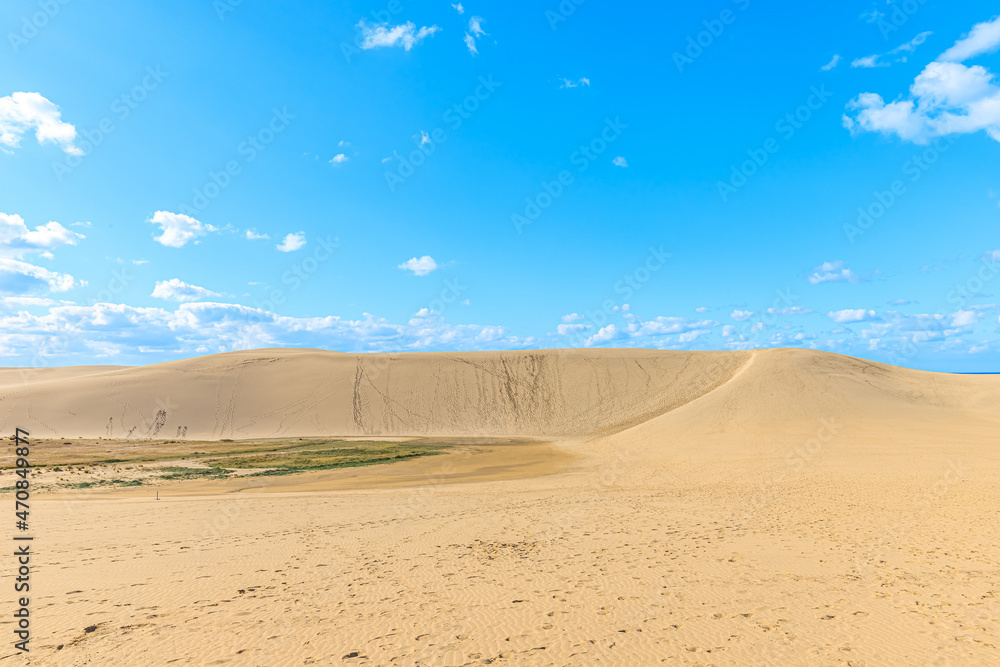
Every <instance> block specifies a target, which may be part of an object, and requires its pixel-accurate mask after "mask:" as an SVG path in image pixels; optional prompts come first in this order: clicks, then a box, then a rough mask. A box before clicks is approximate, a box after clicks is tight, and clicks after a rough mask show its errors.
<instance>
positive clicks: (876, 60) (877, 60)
mask: <svg viewBox="0 0 1000 667" xmlns="http://www.w3.org/2000/svg"><path fill="white" fill-rule="evenodd" d="M932 34H934V33H932V32H931V31H929V30H928V31H926V32H922V33H920V34H919V35H917V36H916V37H914V38H913V39H911V40H910V41H908V42H906V43H904V44H900V45H899V46H897V47H896V48H894V49H893V50H892V51H889V52H888V53H886V54H883V55H874V56H865V57H864V58H858V59H856V60H855V61H854V62H852V63H851V67H888V66H889V65H890V64H892V63H888V62H885V61H884V60H882V58H885V57H886V56H898V57H897V58H895V59H894V60H893V62H897V63H905V62H906V56H905V55H900V54H901V53H913V52H914V51H916V50H917V47H918V46H920V45H921V44H923V43H924V42H926V41H927V38H928V37H930V36H931V35H932Z"/></svg>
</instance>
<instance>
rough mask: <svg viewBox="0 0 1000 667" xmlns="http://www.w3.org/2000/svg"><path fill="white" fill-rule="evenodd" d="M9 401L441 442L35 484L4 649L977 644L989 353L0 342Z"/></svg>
mask: <svg viewBox="0 0 1000 667" xmlns="http://www.w3.org/2000/svg"><path fill="white" fill-rule="evenodd" d="M161 411H162V412H161ZM15 426H19V427H21V428H24V429H26V430H28V431H30V432H31V433H32V436H33V437H38V438H47V439H50V440H49V441H48V442H51V443H52V446H57V445H56V442H63V441H68V442H82V441H83V440H82V439H90V440H94V439H97V438H107V439H109V443H110V444H109V445H108V446H109V447H111V448H112V449H114V448H115V447H122V448H125V447H134V446H136V444H137V443H147V444H148V443H152V442H153V441H154V440H157V439H160V440H164V439H169V440H174V441H180V444H178V443H176V442H175V443H173V444H171V445H170V446H171V447H175V446H176V447H179V449H178V454H179V455H180V456H181V457H182V455H183V454H184V453H185V451H184V446H183V444H182V443H183V441H184V440H186V439H190V440H199V441H213V440H214V441H221V440H222V439H232V440H237V441H244V440H251V439H279V438H285V439H287V438H298V437H303V438H306V437H344V438H361V439H373V438H379V439H401V440H410V439H428V440H434V439H438V440H442V439H446V438H447V443H448V444H449V446H450V447H452V449H449V451H448V452H446V453H444V454H440V455H437V456H428V457H422V458H418V459H413V460H407V461H402V462H399V463H393V464H389V465H378V466H372V467H365V468H349V469H342V470H325V471H320V472H312V473H305V474H302V475H295V476H281V477H269V478H249V477H247V478H231V479H225V480H189V481H181V482H163V483H159V482H157V483H156V485H148V486H147V485H144V486H140V487H130V488H107V487H100V488H94V489H86V490H78V491H75V490H72V489H69V490H66V489H63V490H58V491H55V490H54V491H52V492H51V493H44V494H42V495H40V496H38V497H37V499H36V500H34V501H33V504H32V521H33V527H32V533H33V534H34V535H35V542H34V548H35V550H36V552H37V554H36V556H35V561H34V562H33V566H34V569H33V572H32V601H31V613H32V620H33V623H32V631H33V638H32V644H31V648H32V650H31V653H30V657H29V658H27V659H25V657H24V656H20V655H14V651H13V640H12V639H11V640H10V643H9V644H7V645H4V646H3V647H0V658H3V660H4V664H6V663H7V662H9V663H10V664H17V663H21V662H24V663H26V664H38V665H161V664H162V665H166V664H171V665H174V664H195V665H304V664H338V665H339V664H343V665H352V664H372V665H479V664H494V665H497V664H512V665H514V664H517V665H594V664H608V665H647V664H649V665H652V664H661V663H666V664H681V665H750V664H752V665H758V664H765V665H766V664H772V665H917V664H919V665H992V664H1000V624H998V622H1000V540H997V539H996V525H997V518H996V514H997V508H1000V377H996V376H960V375H946V374H934V373H923V372H918V371H911V370H905V369H900V368H894V367H890V366H885V365H881V364H876V363H871V362H867V361H863V360H859V359H853V358H849V357H843V356H839V355H833V354H828V353H819V352H811V351H803V350H769V351H759V352H745V353H722V352H718V353H711V352H705V353H681V352H660V351H650V350H601V351H543V352H517V353H515V352H510V353H462V354H457V353H452V354H444V353H434V354H408V355H346V354H337V353H331V352H322V351H316V350H255V351H252V352H241V353H229V354H223V355H214V356H211V357H203V358H199V359H191V360H187V361H182V362H172V363H168V364H159V365H156V366H149V367H143V368H121V367H117V368H107V367H103V368H102V367H89V368H79V369H73V368H67V369H51V370H41V371H37V372H34V371H29V372H24V371H21V370H18V369H6V370H4V369H0V430H2V432H3V433H5V434H6V433H7V432H10V433H13V429H14V427H15ZM40 446H42V445H40ZM102 446H104V445H102ZM191 446H192V448H194V447H197V446H199V445H195V444H193V443H192V445H191ZM4 454H5V456H4V458H3V459H2V460H0V462H2V463H3V464H4V465H6V466H9V465H10V464H11V461H12V457H11V456H9V452H7V451H5V452H4ZM46 474H53V473H51V472H50V473H46ZM4 485H6V483H4ZM157 492H159V495H160V500H156V499H155V494H156V493H157ZM5 499H6V500H5ZM8 501H9V502H10V504H11V508H10V511H11V512H13V498H12V497H11V496H10V494H9V493H7V494H4V495H0V502H8ZM11 518H12V517H11ZM11 532H13V530H12V529H11ZM3 576H4V578H6V579H8V581H10V579H9V578H10V577H11V576H12V575H11V559H7V561H6V562H5V563H4V572H3ZM3 588H4V590H5V591H6V592H5V593H4V595H3V596H0V605H3V606H2V607H0V610H2V609H9V610H11V611H13V609H14V600H13V593H12V591H11V587H9V586H7V585H4V587H3ZM0 619H3V620H2V621H0V634H4V635H7V636H9V637H10V636H11V631H12V629H13V625H12V622H11V616H10V614H8V613H6V612H3V613H2V614H0Z"/></svg>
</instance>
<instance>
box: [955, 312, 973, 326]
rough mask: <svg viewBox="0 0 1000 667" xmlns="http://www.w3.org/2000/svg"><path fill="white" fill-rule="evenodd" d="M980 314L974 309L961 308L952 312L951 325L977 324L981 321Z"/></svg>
mask: <svg viewBox="0 0 1000 667" xmlns="http://www.w3.org/2000/svg"><path fill="white" fill-rule="evenodd" d="M979 316H980V314H979V313H977V312H976V311H974V310H960V311H958V312H957V313H952V316H951V326H952V327H971V326H975V325H976V323H977V322H978V321H979Z"/></svg>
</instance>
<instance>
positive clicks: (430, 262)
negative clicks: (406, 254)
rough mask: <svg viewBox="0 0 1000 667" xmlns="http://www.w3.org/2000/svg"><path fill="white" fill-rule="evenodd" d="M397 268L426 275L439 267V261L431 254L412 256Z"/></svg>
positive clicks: (417, 274) (416, 274)
mask: <svg viewBox="0 0 1000 667" xmlns="http://www.w3.org/2000/svg"><path fill="white" fill-rule="evenodd" d="M396 268H398V269H403V270H404V271H412V272H413V275H415V276H426V275H427V274H428V273H430V272H431V271H434V270H436V269H438V268H440V267H439V266H438V263H437V262H435V261H434V258H433V257H431V256H430V255H424V256H423V257H412V258H410V259H408V260H406V261H405V262H403V263H402V264H400V265H399V266H397V267H396Z"/></svg>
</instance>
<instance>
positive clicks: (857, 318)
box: [827, 308, 875, 324]
mask: <svg viewBox="0 0 1000 667" xmlns="http://www.w3.org/2000/svg"><path fill="white" fill-rule="evenodd" d="M827 317H829V318H830V319H831V320H833V321H834V322H836V323H837V324H851V323H852V322H870V321H871V320H874V319H875V311H874V310H865V309H864V308H858V309H856V310H837V311H831V312H829V313H827Z"/></svg>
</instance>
